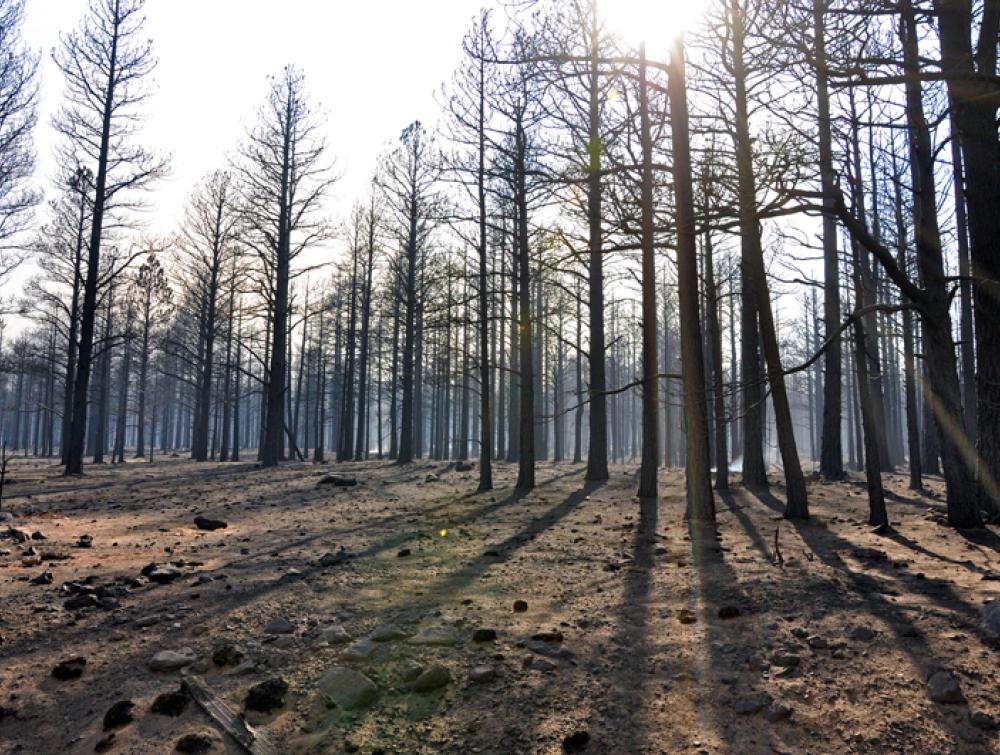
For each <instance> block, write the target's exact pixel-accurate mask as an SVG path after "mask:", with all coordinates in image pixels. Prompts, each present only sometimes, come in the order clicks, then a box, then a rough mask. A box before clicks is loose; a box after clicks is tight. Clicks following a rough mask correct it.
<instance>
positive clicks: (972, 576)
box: [0, 459, 1000, 754]
mask: <svg viewBox="0 0 1000 755" xmlns="http://www.w3.org/2000/svg"><path fill="white" fill-rule="evenodd" d="M330 471H336V472H338V473H346V474H351V475H356V476H357V479H358V481H359V485H358V486H357V487H355V488H336V487H333V486H330V485H318V484H317V482H318V480H319V479H320V476H321V475H322V474H325V473H327V472H330ZM634 473H635V469H634V468H632V467H617V468H614V469H613V472H612V479H611V481H610V482H608V483H607V484H604V485H600V486H591V487H587V486H585V484H584V481H583V468H582V467H579V466H571V465H551V464H544V465H541V466H540V468H539V481H540V484H539V487H538V488H537V489H536V490H535V491H534V492H533V493H531V494H530V495H526V496H523V497H517V496H515V495H514V494H513V493H512V488H511V486H512V485H513V482H514V478H515V475H514V469H513V468H512V467H510V466H507V465H500V466H499V468H498V470H497V473H496V478H497V489H496V490H495V491H493V492H491V493H487V494H483V495H474V494H472V493H471V492H470V491H473V490H474V489H475V485H476V473H475V472H474V471H473V472H458V471H455V470H454V469H453V468H451V467H450V466H449V465H447V464H445V463H443V462H438V463H419V464H414V465H412V466H409V467H406V468H399V467H394V466H391V465H389V464H387V463H384V462H371V463H364V464H346V465H326V466H320V467H317V466H313V465H310V464H287V465H284V466H282V467H281V468H279V469H278V470H261V469H257V468H255V466H254V465H253V464H251V463H236V464H194V463H191V462H187V461H184V460H179V459H176V460H164V461H162V462H158V463H157V464H156V465H154V466H149V465H147V464H145V463H141V462H134V463H129V464H127V465H126V466H124V467H111V466H107V467H101V468H94V469H91V470H89V471H88V474H87V475H86V476H85V477H83V478H82V479H65V478H62V477H60V476H59V470H58V468H56V467H54V466H52V465H50V464H49V463H48V462H40V461H31V460H18V461H17V462H16V463H15V464H13V465H12V469H11V473H10V474H11V476H12V477H13V479H14V482H13V484H11V485H10V486H9V487H8V493H7V495H8V498H7V500H6V501H5V502H4V509H5V510H7V511H9V512H11V513H12V514H13V516H14V519H13V521H12V522H0V531H3V530H4V529H6V528H7V527H8V526H10V525H12V526H14V527H16V528H18V529H20V530H22V531H24V532H26V533H32V532H35V531H40V532H41V533H43V534H44V535H45V537H46V538H47V539H45V540H37V541H30V540H29V541H28V542H25V543H17V542H14V541H13V540H11V539H0V606H2V610H0V752H3V753H40V754H46V753H61V752H71V753H77V752H79V753H83V752H93V751H94V749H95V746H96V745H98V743H99V742H101V740H102V739H104V738H105V737H106V736H107V735H106V734H105V732H104V731H103V730H102V719H103V717H104V715H105V712H106V711H107V710H108V709H109V708H110V707H111V706H112V704H113V703H115V702H117V701H120V700H129V701H132V702H133V703H134V704H135V707H134V709H133V710H132V715H133V718H134V720H133V721H132V722H131V723H128V724H127V725H125V726H124V727H122V728H119V729H117V730H114V734H115V736H114V738H113V740H112V741H110V743H109V744H108V745H107V746H108V750H107V751H109V752H116V753H165V752H171V751H173V748H174V747H175V745H176V744H177V742H178V741H179V740H180V739H181V737H182V736H184V735H185V734H189V733H195V732H201V733H204V734H205V735H206V736H207V737H208V738H209V740H210V741H213V742H214V743H215V744H214V747H213V751H215V752H234V753H235V752H241V750H240V749H239V748H238V746H237V745H236V744H235V743H234V742H232V741H231V740H228V739H225V738H224V737H222V736H220V735H219V734H218V733H213V732H218V731H219V729H218V728H217V727H216V726H214V725H213V723H212V721H211V720H210V719H209V718H208V717H207V716H206V715H205V713H204V712H203V711H202V710H201V709H200V708H199V707H198V706H197V705H195V704H190V705H188V706H187V708H186V710H185V711H184V712H183V713H182V714H181V715H180V716H179V717H170V716H165V715H160V714H157V713H153V712H151V710H150V708H151V706H152V703H153V701H154V699H155V698H156V697H157V696H158V695H160V694H161V693H164V692H169V691H172V690H176V689H177V688H178V686H179V683H180V678H181V676H180V673H179V672H176V671H175V672H166V673H164V672H154V671H151V670H149V668H148V663H149V661H150V660H151V658H152V657H153V656H154V654H156V653H157V652H159V651H162V650H181V649H182V648H190V649H192V650H193V651H195V653H196V654H197V656H198V661H196V662H195V663H194V664H193V665H192V666H191V667H190V668H191V669H193V671H194V672H195V673H197V674H198V675H199V676H200V678H201V679H203V680H204V682H205V684H206V685H207V686H208V687H210V688H211V689H212V690H213V691H214V692H215V693H216V694H217V695H219V696H221V698H223V699H224V700H225V701H227V702H228V703H229V704H230V705H231V706H232V707H233V708H234V709H242V707H243V702H244V698H245V697H246V695H247V692H248V690H249V688H250V687H252V686H253V685H255V684H257V683H259V682H261V681H263V680H265V679H268V678H272V677H281V678H282V679H283V680H284V681H286V682H287V683H288V685H289V691H288V693H287V695H286V697H285V704H284V705H283V706H282V707H280V708H279V709H278V710H276V711H273V712H271V713H266V714H262V713H255V712H249V713H247V720H248V721H249V722H250V723H251V724H253V725H254V726H258V727H260V728H261V730H262V731H263V732H265V733H266V734H267V735H268V736H269V737H270V738H271V739H272V740H273V741H274V742H277V743H278V744H277V748H278V750H279V751H281V752H289V753H307V752H342V751H347V752H353V751H358V752H363V753H375V752H385V753H425V752H426V753H436V752H453V753H470V752H471V753H550V752H551V753H557V752H561V751H563V750H564V748H565V747H568V748H570V749H572V747H573V745H574V743H576V742H580V741H581V740H584V739H587V741H586V743H585V748H586V749H584V750H582V751H584V752H590V753H683V752H692V753H771V752H776V753H842V752H857V753H861V752H864V753H881V752H885V753H900V752H906V753H915V752H920V753H1000V732H998V731H997V730H996V729H995V728H994V729H991V728H989V721H988V720H987V719H986V718H984V717H983V715H979V716H978V717H977V719H976V720H975V721H974V720H973V714H985V715H986V716H990V717H992V718H993V719H995V720H998V721H1000V684H998V681H1000V679H998V676H1000V665H998V662H997V661H998V648H1000V645H998V644H997V642H996V640H995V639H994V638H992V637H991V636H990V635H989V634H988V633H987V632H986V630H985V626H984V623H983V618H982V613H981V611H982V606H983V604H984V603H985V602H986V601H987V600H990V599H995V598H997V597H1000V581H997V579H998V578H1000V537H998V535H997V533H996V531H995V530H990V531H987V532H985V533H977V534H969V533H964V534H963V533H959V532H956V531H954V530H951V529H949V528H947V527H945V526H942V525H941V523H940V520H941V513H942V504H941V501H940V494H939V493H938V494H937V495H935V494H934V493H932V494H931V495H929V496H916V495H914V494H913V493H911V492H909V491H907V490H906V489H905V482H906V481H905V479H904V478H903V477H901V476H898V477H888V478H887V484H888V486H889V487H890V488H891V490H892V491H893V493H892V495H891V498H890V501H889V503H890V516H891V519H892V522H893V525H894V528H895V531H894V532H893V533H891V534H888V535H881V536H880V535H878V534H875V533H873V532H872V530H871V528H870V527H869V526H867V525H866V524H865V506H866V500H865V495H864V489H863V486H862V485H861V484H860V483H858V482H847V483H844V484H838V485H821V484H819V483H812V484H811V487H810V494H811V503H812V508H813V512H814V515H815V516H814V519H813V520H812V521H811V522H808V523H804V524H792V523H789V522H786V521H783V520H781V518H780V511H781V507H782V503H781V498H782V491H781V489H780V488H779V487H775V488H773V491H772V493H773V495H764V496H759V495H753V494H751V493H749V492H747V491H744V490H742V489H740V488H735V489H734V491H733V493H732V494H729V495H726V496H722V497H720V499H719V501H718V505H719V517H718V519H719V521H718V529H717V532H715V531H710V530H706V529H699V530H693V531H692V530H689V528H688V526H687V525H686V523H685V522H684V520H683V478H682V476H681V474H680V472H678V471H671V472H664V473H663V474H662V476H661V482H662V485H663V490H664V491H665V494H664V495H663V497H662V498H661V500H660V502H659V504H658V505H657V506H651V505H647V506H645V508H643V507H641V506H640V503H639V501H638V499H636V498H635V497H634V488H635V477H634ZM429 474H433V475H435V476H437V478H438V479H433V480H431V481H426V480H427V476H428V475H429ZM199 514H204V515H206V516H211V517H215V518H219V519H223V520H225V521H226V522H228V527H227V528H226V529H220V530H216V531H214V532H207V531H202V530H199V529H197V528H196V527H195V525H194V517H195V516H197V515H199ZM776 530H778V533H779V534H778V539H777V546H778V549H779V550H780V553H781V556H782V563H780V564H779V563H775V561H776V554H775V531H776ZM83 535H90V536H91V538H92V545H91V547H89V548H87V547H79V545H78V543H79V541H80V537H81V536H83ZM29 547H34V548H35V550H36V551H37V554H38V555H37V556H35V557H32V555H31V554H30V552H29V555H27V556H25V555H24V554H25V552H26V549H27V548H29ZM341 549H343V555H341V556H339V557H338V556H337V554H338V553H340V552H341ZM407 551H409V555H405V554H406V552H407ZM324 554H333V559H332V560H334V561H340V563H334V564H332V565H329V566H322V565H320V563H319V559H320V558H321V557H322V556H323V555H324ZM38 556H41V557H42V558H43V560H42V562H41V563H40V564H36V563H35V562H36V561H37V560H38ZM58 556H68V557H69V558H63V559H58V560H56V559H54V557H58ZM24 558H27V561H26V562H24V561H22V559H24ZM169 562H175V564H178V565H179V566H178V568H179V569H180V570H181V571H182V572H183V576H181V577H180V578H178V579H175V580H173V581H172V582H170V583H169V584H154V583H149V582H148V581H147V580H146V579H145V578H140V572H141V570H142V569H143V567H145V566H147V565H148V564H150V563H157V564H167V563H169ZM24 563H27V564H29V565H27V566H25V565H24ZM45 571H49V572H51V573H52V576H53V581H52V583H51V584H32V583H31V582H30V581H29V580H31V579H33V578H36V577H38V576H39V575H40V574H42V573H43V572H45ZM67 583H75V584H76V585H77V587H72V586H69V587H66V586H65V585H67ZM80 585H83V587H84V589H83V591H82V592H84V593H86V592H96V593H97V595H95V599H97V598H99V597H104V598H105V601H104V605H100V604H99V605H97V606H92V607H84V608H80V609H76V610H68V609H67V608H66V607H65V605H64V604H65V603H66V602H67V600H69V599H71V598H73V597H79V595H80V592H81V591H80V587H79V586H80ZM102 586H103V587H104V588H105V589H104V590H100V589H97V588H100V587H102ZM87 588H90V589H87ZM73 590H76V594H74V593H73V592H72V591H73ZM87 600H88V599H86V598H84V601H87ZM518 600H523V601H526V603H527V610H525V611H522V612H515V610H514V603H515V601H518ZM116 603H117V605H115V604H116ZM737 612H738V615H734V614H736V613H737ZM277 618H284V619H286V620H287V621H288V622H290V623H291V624H292V625H293V631H292V632H291V633H290V634H268V633H266V632H265V629H264V628H265V626H266V625H267V624H268V623H269V622H272V621H273V620H274V619H277ZM390 623H391V624H395V625H396V626H397V627H398V628H399V629H400V630H401V634H403V635H407V636H411V635H414V634H417V633H418V632H419V631H420V630H422V629H425V628H426V627H428V626H443V627H446V629H445V630H442V631H443V632H444V633H446V634H447V633H450V634H452V635H453V639H454V640H455V644H453V645H444V646H427V645H415V644H412V643H411V642H410V641H409V640H407V639H406V637H402V638H400V639H396V640H393V641H388V642H379V643H375V649H374V651H373V652H372V653H371V655H370V656H369V657H368V658H366V659H360V660H346V661H345V660H343V658H342V653H343V652H344V648H345V646H344V645H338V644H330V643H328V642H324V641H323V639H322V636H323V635H322V630H323V629H324V628H326V627H329V626H331V625H338V624H339V625H342V626H343V627H344V628H345V629H346V631H347V632H348V633H349V634H350V635H351V636H352V637H354V638H363V637H365V636H366V635H367V634H368V633H370V632H371V631H372V630H373V629H375V628H376V627H380V626H383V625H386V624H390ZM476 629H494V630H495V631H496V639H495V640H488V641H485V642H475V641H473V632H474V630H476ZM540 633H541V634H540ZM557 633H558V634H557ZM538 635H540V636H538ZM559 635H561V638H562V639H561V640H559V639H558V638H559ZM225 642H231V643H233V644H235V645H236V646H238V647H239V648H240V649H241V650H242V652H243V653H245V655H246V656H247V657H249V658H250V659H251V660H252V661H255V662H256V666H253V664H249V666H252V668H248V669H246V670H247V671H248V673H245V674H234V673H233V669H232V667H222V668H220V667H217V666H216V665H215V664H214V663H212V661H211V657H212V653H213V649H215V648H217V647H219V645H220V644H222V643H225ZM77 656H80V657H83V658H85V659H86V665H85V666H84V668H83V673H82V675H81V676H80V677H79V678H77V679H71V680H67V681H60V680H58V679H55V678H53V676H52V670H53V667H54V666H56V664H58V663H59V662H60V661H64V660H67V659H70V658H73V657H77ZM796 659H797V660H796ZM414 661H416V662H417V663H419V664H420V665H421V666H423V667H424V668H427V667H429V666H430V665H432V664H434V663H441V664H443V665H444V666H446V667H447V668H448V669H449V671H450V674H451V681H450V682H449V683H447V684H446V685H444V686H443V687H441V688H439V689H436V690H434V691H431V692H426V693H419V692H415V691H412V690H411V689H410V688H409V685H408V684H407V683H406V682H405V681H404V677H405V675H406V671H407V668H408V667H409V666H410V665H413V662H414ZM338 665H339V666H347V667H350V668H353V669H356V670H358V671H360V672H362V673H364V674H365V675H366V676H367V677H368V678H369V679H370V680H371V681H372V682H374V684H375V685H376V686H377V687H378V699H377V700H376V701H375V702H374V703H373V704H371V705H370V706H367V707H363V708H360V709H358V710H354V711H345V710H343V709H341V708H338V707H330V706H331V703H329V702H328V701H327V700H326V699H325V698H323V697H322V695H320V694H319V693H318V692H317V683H318V680H319V679H320V677H322V676H323V675H324V673H326V672H327V671H328V670H329V669H330V668H332V667H334V666H338ZM478 666H486V667H489V668H492V669H493V671H494V672H495V674H496V678H495V679H493V680H492V681H488V682H486V683H481V684H480V683H474V682H473V681H472V680H470V670H471V669H473V668H475V667H478ZM938 669H948V670H951V671H953V672H954V673H955V675H956V677H957V679H958V680H959V682H960V684H961V689H962V693H963V695H964V697H965V699H966V702H964V703H958V704H950V705H945V704H940V703H936V702H932V701H931V700H930V699H929V697H928V690H927V684H926V682H927V679H928V677H929V676H930V675H931V674H932V673H933V672H934V671H936V670H938ZM975 724H978V725H975ZM984 727H985V728H984ZM583 732H586V735H587V737H584V736H582V733H583ZM574 733H577V734H578V737H577V739H572V738H571V739H569V740H567V739H566V738H567V737H568V736H569V735H572V734H574Z"/></svg>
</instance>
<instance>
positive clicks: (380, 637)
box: [368, 624, 410, 642]
mask: <svg viewBox="0 0 1000 755" xmlns="http://www.w3.org/2000/svg"><path fill="white" fill-rule="evenodd" d="M409 636H410V633H409V632H407V631H406V630H405V629H403V628H402V627H400V626H397V625H396V624H382V625H381V626H377V627H375V629H373V630H372V631H371V633H370V634H369V635H368V639H370V640H373V641H374V642H392V641H393V640H402V639H403V638H405V637H409Z"/></svg>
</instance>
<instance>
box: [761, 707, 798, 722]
mask: <svg viewBox="0 0 1000 755" xmlns="http://www.w3.org/2000/svg"><path fill="white" fill-rule="evenodd" d="M791 717H792V709H791V708H789V707H788V706H787V705H785V704H784V703H778V702H772V703H770V704H769V705H768V706H767V707H766V708H764V719H765V720H766V721H768V722H770V723H772V724H773V723H776V722H778V721H786V720H788V719H789V718H791Z"/></svg>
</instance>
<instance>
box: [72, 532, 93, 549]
mask: <svg viewBox="0 0 1000 755" xmlns="http://www.w3.org/2000/svg"><path fill="white" fill-rule="evenodd" d="M93 545H94V537H93V535H80V537H79V539H78V540H77V541H76V547H77V548H91V547H93Z"/></svg>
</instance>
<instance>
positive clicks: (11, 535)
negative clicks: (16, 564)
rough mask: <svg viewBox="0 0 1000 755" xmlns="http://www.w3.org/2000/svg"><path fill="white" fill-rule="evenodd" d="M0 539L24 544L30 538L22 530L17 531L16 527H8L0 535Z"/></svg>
mask: <svg viewBox="0 0 1000 755" xmlns="http://www.w3.org/2000/svg"><path fill="white" fill-rule="evenodd" d="M0 537H4V538H6V539H8V540H13V541H14V542H15V543H23V542H26V541H27V540H28V539H29V538H30V537H31V536H30V535H29V534H28V533H27V532H25V531H24V530H19V529H17V528H16V527H8V528H7V529H5V530H4V531H3V533H0Z"/></svg>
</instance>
